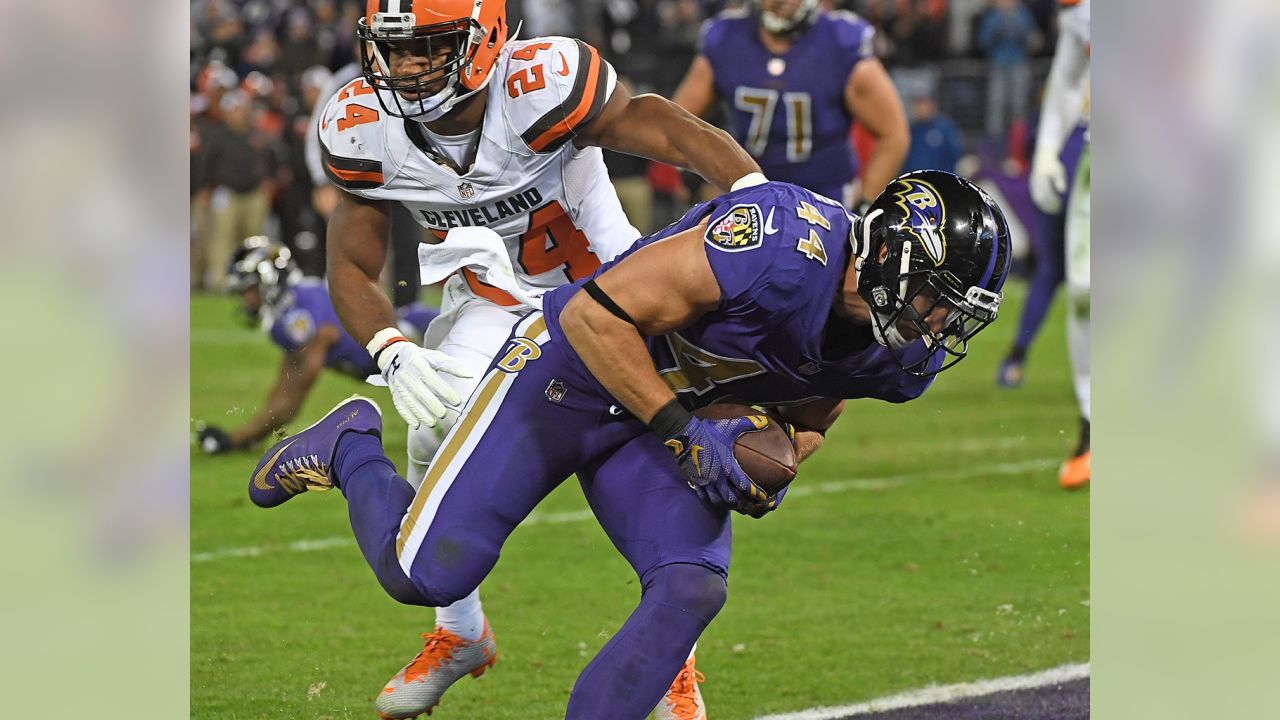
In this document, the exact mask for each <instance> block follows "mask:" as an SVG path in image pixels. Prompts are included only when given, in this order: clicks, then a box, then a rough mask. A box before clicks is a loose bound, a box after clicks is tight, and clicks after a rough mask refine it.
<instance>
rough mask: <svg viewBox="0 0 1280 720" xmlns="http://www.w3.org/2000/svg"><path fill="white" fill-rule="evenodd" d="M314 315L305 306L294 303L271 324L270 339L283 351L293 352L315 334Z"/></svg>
mask: <svg viewBox="0 0 1280 720" xmlns="http://www.w3.org/2000/svg"><path fill="white" fill-rule="evenodd" d="M316 329H317V328H316V317H315V315H314V314H313V313H312V312H311V310H309V309H308V308H306V307H302V306H299V305H295V306H293V307H291V308H289V309H288V310H286V311H284V313H283V314H281V315H280V317H279V318H277V319H276V321H275V322H274V323H273V324H272V325H271V340H272V341H273V342H275V344H276V345H279V346H280V348H281V349H282V350H284V351H285V352H294V351H295V350H298V349H300V348H302V347H303V346H305V345H306V344H307V343H309V342H311V340H312V339H314V338H315V336H316Z"/></svg>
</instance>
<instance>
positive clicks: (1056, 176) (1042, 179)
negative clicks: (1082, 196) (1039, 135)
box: [1030, 151, 1067, 215]
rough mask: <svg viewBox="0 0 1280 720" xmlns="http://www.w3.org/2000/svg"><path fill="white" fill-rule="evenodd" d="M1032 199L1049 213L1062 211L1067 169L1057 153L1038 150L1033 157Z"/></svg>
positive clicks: (1053, 213)
mask: <svg viewBox="0 0 1280 720" xmlns="http://www.w3.org/2000/svg"><path fill="white" fill-rule="evenodd" d="M1030 185H1031V201H1032V202H1034V203H1035V204H1036V207H1038V208H1040V209H1041V210H1043V211H1044V212H1045V213H1048V214H1049V215H1057V214H1058V213H1060V212H1062V196H1063V194H1064V193H1066V192H1067V169H1066V168H1065V167H1063V166H1062V161H1060V160H1058V155H1057V153H1052V152H1040V151H1036V154H1035V156H1034V157H1033V158H1032V159H1031V180H1030Z"/></svg>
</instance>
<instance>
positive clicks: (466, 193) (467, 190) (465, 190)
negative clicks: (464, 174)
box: [458, 182, 476, 200]
mask: <svg viewBox="0 0 1280 720" xmlns="http://www.w3.org/2000/svg"><path fill="white" fill-rule="evenodd" d="M475 196H476V189H475V188H474V187H472V186H471V183H469V182H461V183H458V197H460V198H462V199H463V200H470V199H471V198H473V197H475Z"/></svg>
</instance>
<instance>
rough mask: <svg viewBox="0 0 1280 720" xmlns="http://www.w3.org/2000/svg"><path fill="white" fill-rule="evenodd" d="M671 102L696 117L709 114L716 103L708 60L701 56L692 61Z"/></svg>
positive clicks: (714, 87) (713, 81)
mask: <svg viewBox="0 0 1280 720" xmlns="http://www.w3.org/2000/svg"><path fill="white" fill-rule="evenodd" d="M671 101H672V102H674V103H675V104H677V105H679V106H680V107H682V108H684V109H685V110H688V111H689V112H690V113H691V114H693V115H696V116H697V117H706V115H707V113H709V112H711V106H712V105H714V104H715V102H716V86H715V71H714V70H712V69H711V61H710V60H707V58H706V57H704V56H703V55H701V54H700V55H698V56H697V57H695V58H694V59H693V63H691V64H690V65H689V71H688V72H686V73H685V75H684V79H683V80H681V81H680V87H678V88H676V94H675V95H674V96H672V98H671Z"/></svg>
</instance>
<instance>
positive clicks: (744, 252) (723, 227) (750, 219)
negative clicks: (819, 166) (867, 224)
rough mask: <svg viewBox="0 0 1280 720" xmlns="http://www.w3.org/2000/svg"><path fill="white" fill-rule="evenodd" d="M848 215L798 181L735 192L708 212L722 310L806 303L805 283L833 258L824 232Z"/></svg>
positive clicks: (709, 249)
mask: <svg viewBox="0 0 1280 720" xmlns="http://www.w3.org/2000/svg"><path fill="white" fill-rule="evenodd" d="M845 217H846V215H845V211H844V210H843V209H842V208H840V207H838V206H833V205H828V204H825V203H822V202H818V201H816V198H815V196H814V195H812V194H810V193H807V192H805V191H804V190H801V189H800V188H798V187H795V186H794V185H787V184H783V183H768V184H766V185H761V186H758V187H756V188H751V189H750V190H748V191H745V192H738V193H734V194H733V196H732V202H726V203H724V204H723V205H722V206H721V207H718V208H716V209H715V210H714V211H713V212H712V213H711V214H710V215H709V216H708V217H707V229H706V231H705V233H704V235H703V239H704V241H705V242H704V245H705V248H706V253H707V260H708V262H709V263H710V265H711V271H712V273H714V274H715V276H716V282H717V283H718V284H719V286H720V309H721V311H723V312H729V313H747V312H751V313H765V314H768V315H771V316H774V317H781V316H785V315H788V314H790V313H791V312H793V311H794V310H795V308H797V307H800V306H801V305H805V304H807V303H808V300H809V298H808V294H807V293H806V292H805V288H806V286H807V285H809V284H811V283H812V281H813V278H812V277H811V276H813V275H816V274H819V273H821V272H823V271H824V269H825V268H826V265H827V261H828V258H827V254H826V248H825V245H824V242H830V238H829V237H827V238H826V240H824V239H823V236H826V235H827V234H828V233H827V230H829V229H830V228H831V227H832V226H833V224H835V225H841V221H842V220H844V218H845ZM819 233H820V234H819Z"/></svg>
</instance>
